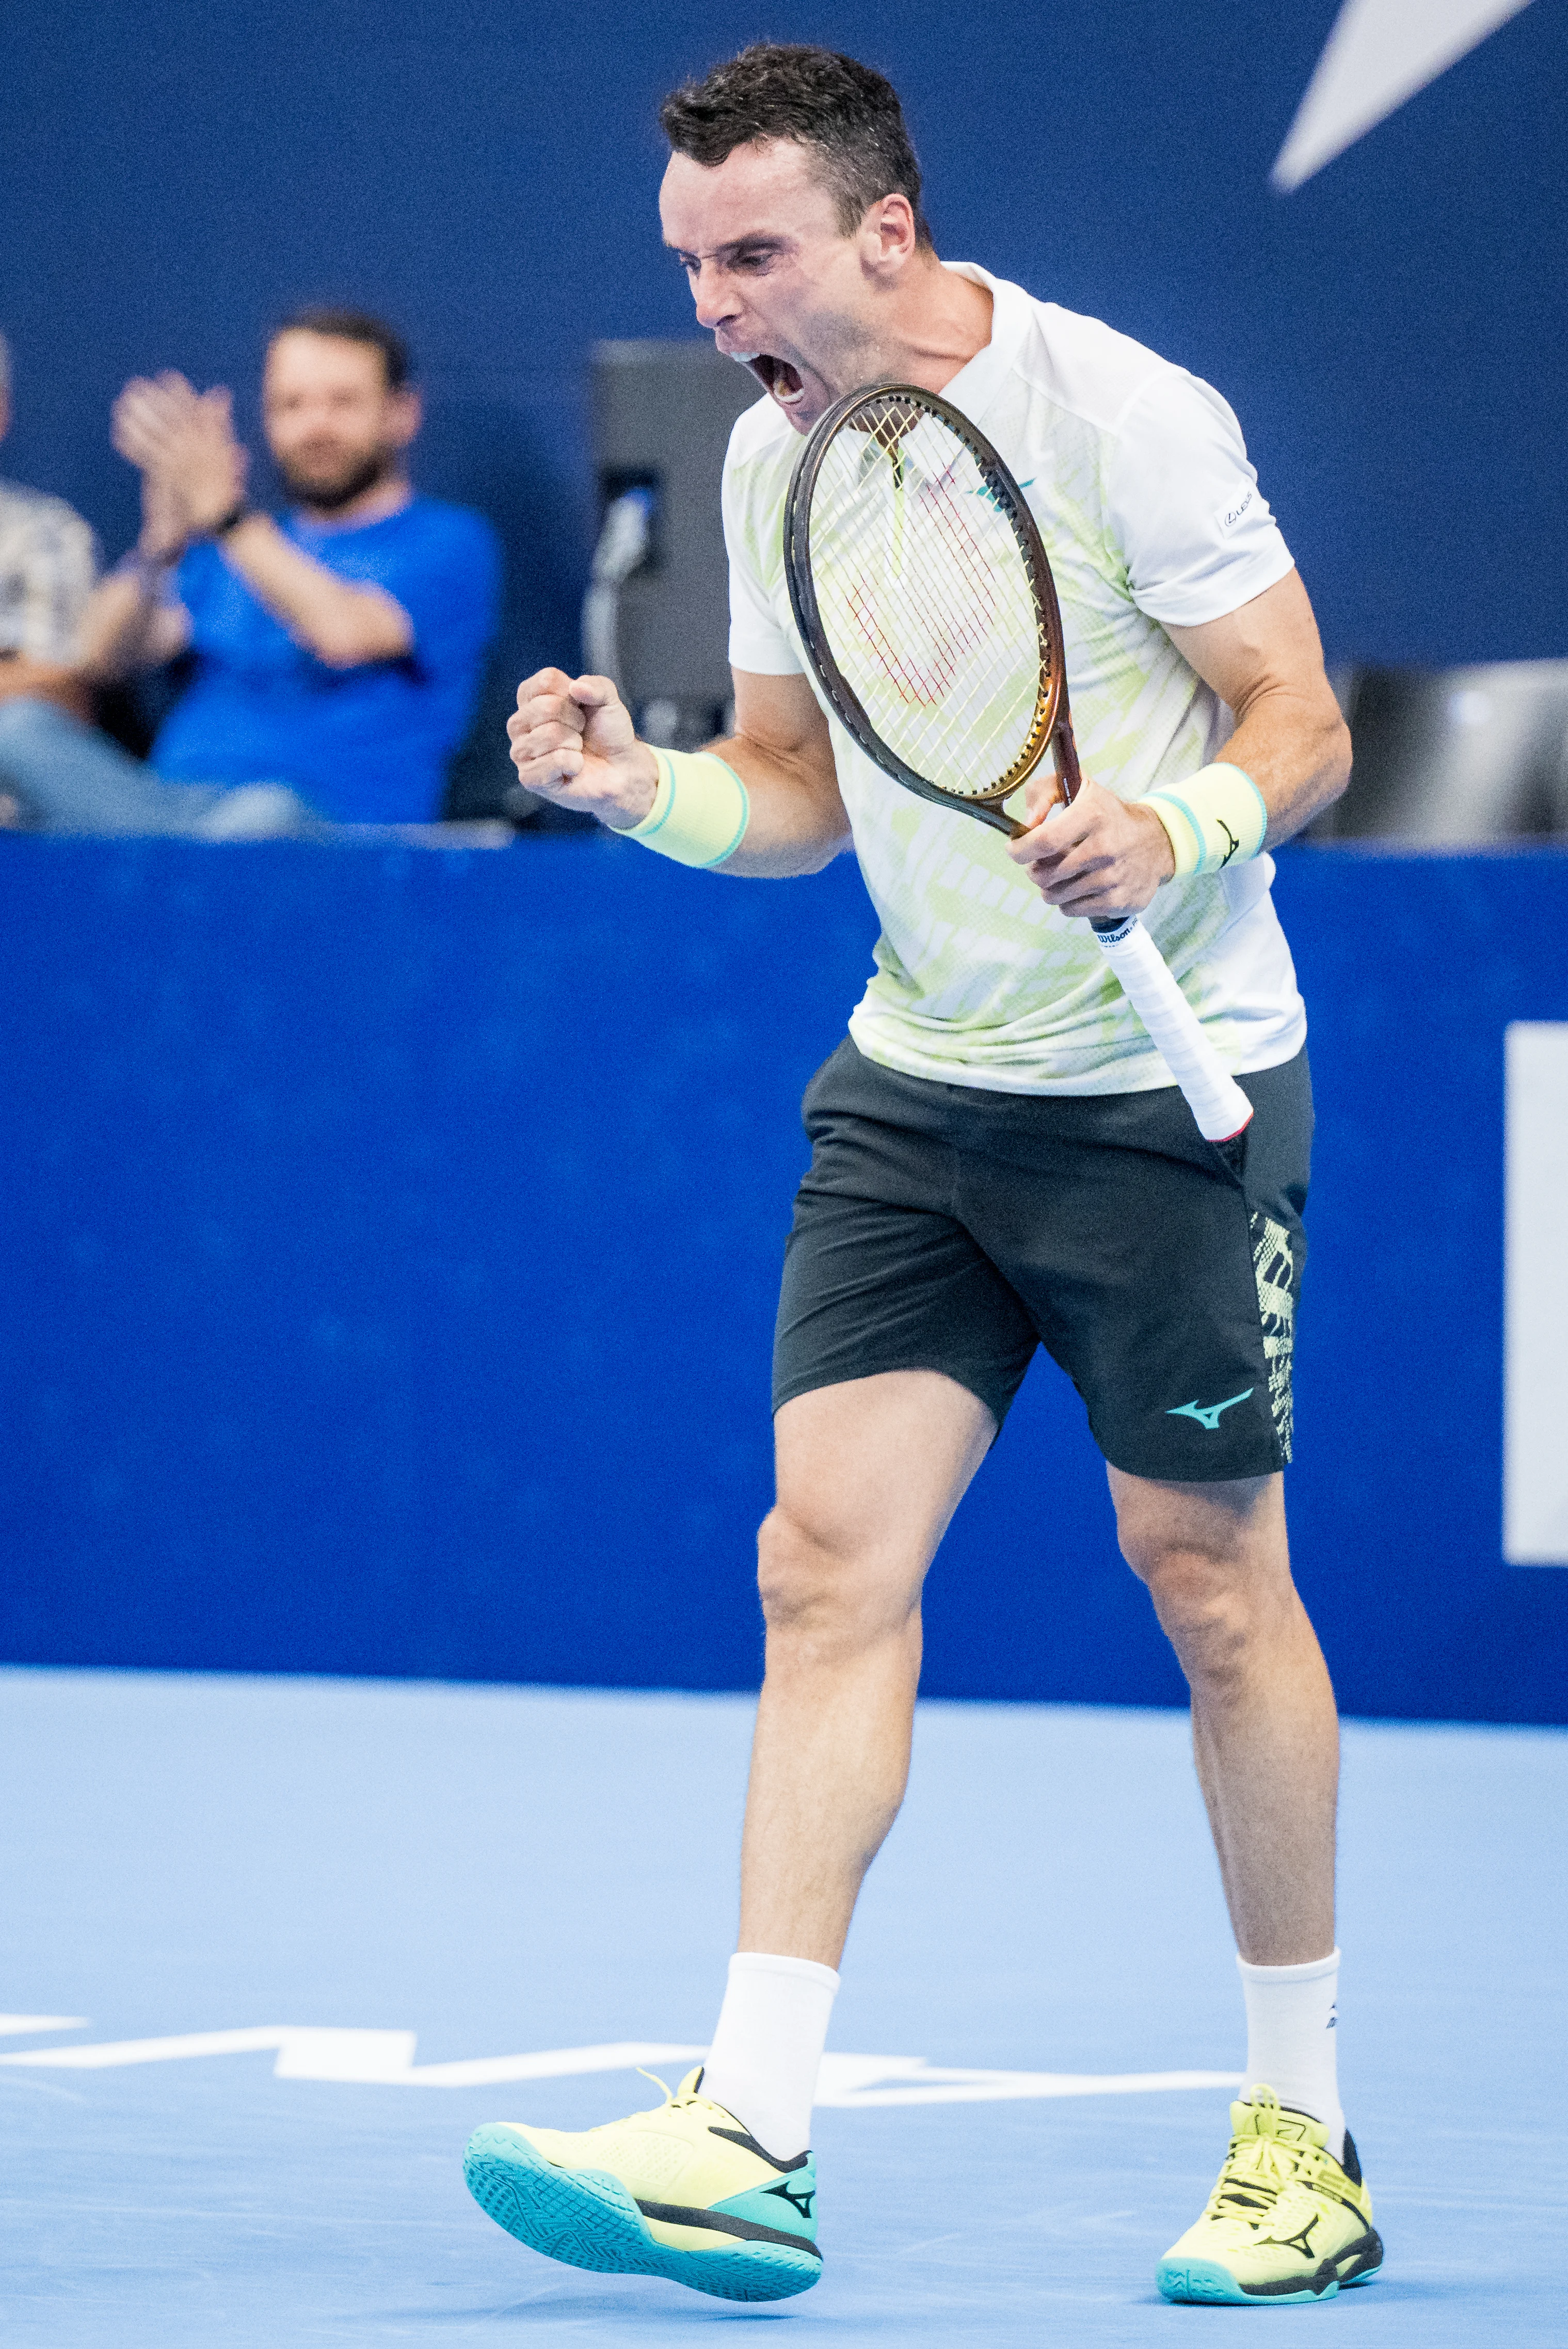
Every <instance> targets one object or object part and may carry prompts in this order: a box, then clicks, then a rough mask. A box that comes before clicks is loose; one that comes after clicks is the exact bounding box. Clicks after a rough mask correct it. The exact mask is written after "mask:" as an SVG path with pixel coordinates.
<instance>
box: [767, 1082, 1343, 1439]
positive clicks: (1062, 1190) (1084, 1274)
mask: <svg viewBox="0 0 1568 2349" xmlns="http://www.w3.org/2000/svg"><path fill="white" fill-rule="evenodd" d="M1240 1082H1241V1084H1242V1087H1243V1091H1244V1092H1246V1094H1247V1096H1248V1098H1249V1100H1251V1102H1253V1110H1254V1114H1253V1121H1252V1123H1251V1124H1250V1125H1249V1126H1248V1128H1247V1143H1246V1159H1245V1165H1244V1171H1243V1176H1242V1178H1241V1180H1239V1181H1238V1179H1237V1178H1236V1177H1235V1176H1234V1175H1233V1174H1232V1173H1231V1172H1230V1170H1229V1168H1228V1167H1227V1166H1226V1165H1225V1164H1224V1162H1223V1161H1222V1159H1221V1157H1220V1155H1219V1154H1218V1152H1217V1151H1215V1150H1214V1149H1213V1148H1212V1146H1211V1145H1210V1143H1206V1142H1205V1141H1204V1140H1203V1138H1202V1135H1201V1134H1200V1133H1199V1132H1198V1129H1197V1127H1196V1126H1195V1125H1194V1124H1193V1123H1192V1113H1191V1111H1190V1110H1189V1108H1188V1107H1187V1104H1186V1102H1184V1101H1183V1100H1182V1098H1181V1094H1180V1093H1179V1092H1177V1091H1176V1090H1175V1088H1174V1087H1169V1088H1164V1089H1162V1090H1161V1091H1160V1092H1140V1093H1109V1094H1103V1095H1100V1096H1099V1097H1098V1098H1096V1099H1091V1100H1077V1099H1068V1098H1066V1097H1064V1096H1062V1095H1060V1094H1043V1095H1042V1094H1038V1093H998V1092H981V1091H980V1090H979V1089H978V1088H976V1087H975V1086H971V1085H946V1084H936V1083H934V1082H932V1081H930V1080H928V1079H926V1078H923V1077H905V1076H901V1075H899V1074H898V1073H897V1072H896V1071H894V1070H892V1069H884V1068H882V1066H880V1064H879V1063H878V1062H876V1061H868V1060H866V1059H865V1058H864V1057H863V1056H862V1055H861V1053H860V1052H858V1051H857V1050H856V1049H855V1047H854V1045H853V1044H852V1043H851V1042H850V1041H848V1040H845V1042H843V1043H842V1044H841V1045H840V1047H839V1049H838V1050H837V1051H836V1052H835V1053H834V1054H833V1056H832V1058H831V1060H830V1061H826V1062H825V1063H824V1065H823V1066H822V1067H821V1068H820V1069H819V1070H818V1071H817V1073H816V1075H815V1076H814V1077H813V1078H812V1080H811V1082H810V1085H809V1086H808V1087H807V1090H806V1099H805V1102H804V1107H803V1112H802V1113H803V1117H804V1121H805V1126H806V1132H807V1133H808V1134H809V1135H810V1140H811V1144H812V1150H811V1164H810V1169H809V1171H808V1173H807V1174H806V1178H805V1180H804V1182H803V1183H802V1184H801V1185H800V1190H799V1195H798V1197H797V1199H796V1202H795V1221H794V1227H793V1229H792V1230H791V1232H790V1235H789V1247H788V1249H787V1251H786V1254H785V1259H784V1286H783V1292H782V1294H781V1296H780V1298H779V1325H778V1331H777V1335H776V1338H775V1340H774V1352H773V1407H774V1409H775V1411H777V1410H778V1409H779V1407H780V1405H782V1404H784V1403H786V1402H789V1401H790V1400H791V1398H792V1397H794V1396H795V1395H799V1394H805V1393H807V1392H810V1390H811V1389H812V1388H814V1387H825V1386H836V1385H838V1384H839V1383H840V1382H841V1381H843V1380H845V1379H863V1378H869V1377H871V1376H872V1374H873V1373H875V1372H877V1371H909V1370H930V1371H945V1372H946V1374H947V1376H948V1377H949V1378H952V1379H956V1380H957V1381H958V1382H959V1384H960V1385H962V1386H966V1387H967V1388H969V1390H970V1391H971V1392H972V1393H974V1394H976V1395H978V1396H979V1398H980V1400H981V1402H984V1403H985V1404H986V1405H987V1407H988V1408H989V1409H990V1411H991V1412H992V1413H993V1414H994V1416H995V1420H996V1423H997V1424H998V1426H999V1425H1000V1424H1001V1423H1002V1421H1003V1419H1004V1418H1005V1417H1006V1413H1007V1409H1008V1406H1009V1404H1010V1403H1011V1402H1012V1400H1013V1397H1014V1396H1015V1395H1016V1392H1017V1391H1018V1388H1019V1386H1020V1384H1021V1383H1022V1381H1023V1377H1024V1373H1025V1371H1026V1370H1027V1369H1028V1367H1029V1362H1030V1361H1031V1359H1032V1357H1033V1355H1034V1351H1035V1348H1036V1346H1037V1345H1043V1346H1044V1347H1045V1348H1046V1349H1047V1352H1049V1353H1050V1354H1051V1356H1052V1357H1053V1359H1054V1360H1055V1361H1057V1362H1059V1363H1060V1365H1061V1367H1062V1369H1063V1370H1064V1371H1066V1372H1067V1373H1068V1377H1069V1378H1070V1379H1071V1380H1072V1382H1073V1384H1074V1385H1075V1386H1076V1387H1077V1389H1078V1392H1079V1394H1080V1395H1082V1397H1083V1399H1084V1402H1085V1403H1086V1405H1087V1406H1088V1422H1089V1426H1090V1427H1091V1428H1092V1430H1093V1432H1094V1436H1095V1441H1096V1442H1097V1443H1098V1444H1099V1448H1100V1450H1101V1451H1102V1452H1103V1453H1104V1454H1105V1456H1106V1458H1107V1459H1108V1460H1109V1461H1110V1462H1111V1463H1112V1464H1113V1465H1114V1466H1116V1467H1118V1468H1122V1469H1125V1470H1127V1471H1128V1473H1129V1474H1130V1475H1135V1476H1151V1477H1158V1478H1162V1479H1165V1480H1168V1481H1174V1482H1181V1483H1199V1482H1202V1483H1208V1482H1211V1481H1213V1480H1215V1479H1218V1478H1222V1477H1227V1476H1262V1475H1268V1474H1269V1473H1270V1472H1271V1471H1272V1470H1274V1469H1275V1468H1281V1467H1283V1466H1284V1464H1285V1462H1286V1461H1287V1460H1288V1459H1289V1458H1290V1451H1291V1387H1290V1379H1291V1349H1292V1341H1293V1338H1294V1334H1295V1300H1296V1297H1297V1294H1298V1292H1299V1288H1300V1284H1301V1271H1302V1266H1303V1263H1304V1261H1305V1253H1306V1247H1305V1235H1304V1234H1303V1231H1302V1225H1301V1211H1302V1208H1303V1206H1304V1205H1305V1200H1306V1185H1307V1176H1308V1172H1309V1167H1310V1160H1311V1152H1312V1080H1311V1076H1310V1073H1309V1071H1308V1069H1307V1061H1306V1054H1305V1051H1303V1052H1300V1053H1298V1054H1297V1055H1296V1057H1295V1060H1294V1061H1286V1062H1285V1064H1284V1067H1282V1068H1277V1069H1264V1070H1263V1071H1260V1072H1259V1073H1258V1074H1257V1075H1255V1076H1245V1077H1243V1078H1242V1079H1241V1080H1240Z"/></svg>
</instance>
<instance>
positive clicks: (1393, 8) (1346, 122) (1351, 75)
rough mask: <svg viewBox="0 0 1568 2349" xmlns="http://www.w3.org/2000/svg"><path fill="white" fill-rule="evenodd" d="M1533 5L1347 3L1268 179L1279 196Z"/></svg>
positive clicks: (1508, 0) (1482, 0)
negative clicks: (1271, 181)
mask: <svg viewBox="0 0 1568 2349" xmlns="http://www.w3.org/2000/svg"><path fill="white" fill-rule="evenodd" d="M1528 5H1529V0H1420V5H1419V6H1418V7H1416V6H1412V5H1411V0H1345V5H1344V6H1343V7H1342V8H1341V9H1340V11H1339V15H1338V16H1337V17H1336V19H1335V25H1334V30H1333V31H1332V32H1331V33H1330V35H1329V36H1328V43H1327V46H1326V48H1325V50H1324V52H1323V55H1322V57H1319V59H1318V61H1317V70H1316V72H1315V74H1314V75H1313V77H1312V79H1311V81H1310V82H1308V84H1307V86H1306V95H1305V98H1303V99H1302V101H1301V105H1300V107H1299V108H1298V109H1297V112H1296V118H1295V121H1294V122H1293V123H1292V124H1291V127H1290V136H1289V137H1288V138H1287V139H1286V140H1285V142H1284V146H1283V147H1282V148H1281V149H1280V150H1279V158H1278V160H1277V161H1276V162H1275V164H1274V171H1272V173H1271V174H1270V177H1271V179H1272V180H1273V182H1274V186H1275V187H1276V188H1277V189H1278V190H1279V191H1280V192H1281V193H1282V194H1288V193H1289V191H1290V190H1291V189H1292V188H1299V187H1300V185H1301V183H1302V181H1304V180H1310V179H1311V177H1312V175H1313V173H1314V172H1315V171H1322V169H1323V167H1324V165H1325V164H1326V163H1332V162H1333V160H1334V158H1335V157H1336V155H1342V154H1343V153H1344V152H1345V150H1346V147H1351V146H1354V145H1355V143H1356V141H1357V139H1361V138H1364V137H1365V136H1366V134H1367V131H1368V130H1371V129H1375V128H1376V126H1377V124H1378V123H1379V122H1383V121H1386V120H1387V118H1388V116H1389V115H1390V114H1394V113H1397V112H1398V109H1399V108H1400V107H1401V106H1403V105H1404V103H1405V100H1406V99H1407V98H1414V96H1415V95H1416V92H1417V91H1418V89H1425V88H1426V86H1427V84H1428V83H1429V81H1436V79H1437V78H1438V76H1439V74H1440V73H1446V72H1447V70H1448V68H1449V66H1451V65H1457V64H1458V62H1459V60H1460V57H1464V56H1466V55H1467V54H1468V53H1469V51H1470V50H1471V49H1473V48H1476V47H1479V45H1480V43H1481V42H1482V41H1484V40H1485V38H1486V36H1487V35H1488V34H1489V33H1495V32H1496V30H1497V28H1498V26H1500V25H1505V24H1506V23H1507V22H1508V19H1509V18H1510V17H1511V16H1518V15H1519V13H1520V11H1521V9H1522V8H1525V7H1527V6H1528Z"/></svg>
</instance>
